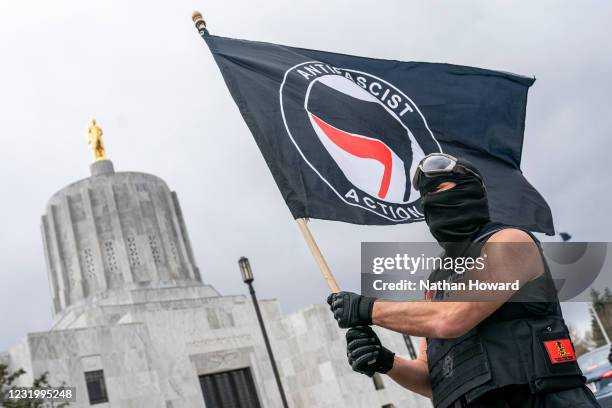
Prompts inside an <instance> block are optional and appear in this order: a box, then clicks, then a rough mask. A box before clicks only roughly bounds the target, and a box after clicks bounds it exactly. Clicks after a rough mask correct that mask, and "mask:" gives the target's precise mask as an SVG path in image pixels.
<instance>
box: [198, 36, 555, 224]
mask: <svg viewBox="0 0 612 408" xmlns="http://www.w3.org/2000/svg"><path fill="white" fill-rule="evenodd" d="M204 38H205V40H206V42H207V43H208V46H209V47H210V50H211V52H212V53H213V55H214V58H215V61H216V62H217V64H218V66H219V68H220V70H221V73H222V74H223V78H224V79H225V82H226V84H227V87H228V88H229V91H230V93H231V95H232V97H233V98H234V100H235V101H236V104H237V105H238V108H239V109H240V113H241V114H242V116H243V118H244V120H245V121H246V123H247V125H248V127H249V129H250V130H251V132H252V133H253V136H254V137H255V140H256V142H257V145H258V146H259V149H260V150H261V153H262V154H263V156H264V158H265V160H266V162H267V163H268V167H269V168H270V171H271V172H272V175H273V176H274V179H275V180H276V183H277V184H278V187H279V189H280V191H281V193H282V195H283V198H284V199H285V201H286V203H287V205H288V206H289V209H290V210H291V213H292V215H293V216H294V217H295V218H309V217H311V218H321V219H327V220H336V221H345V222H351V223H355V224H371V225H388V224H400V223H408V222H414V221H422V220H423V214H422V209H421V205H420V196H419V193H418V191H416V190H415V189H414V187H413V186H412V185H411V182H410V181H411V178H412V175H413V174H414V171H415V168H416V166H417V164H418V162H419V160H420V159H421V158H422V157H423V156H424V155H426V154H429V153H432V152H446V153H449V154H452V155H454V156H458V157H464V158H466V159H468V160H470V161H472V162H473V163H474V164H475V165H477V166H478V168H479V169H480V170H481V171H482V173H483V175H484V179H485V183H486V185H487V190H488V193H489V202H490V207H491V216H492V218H493V219H494V220H495V221H500V222H504V223H508V224H513V225H517V226H523V227H526V228H529V229H530V230H532V231H542V232H546V233H548V234H553V233H554V231H553V224H552V216H551V213H550V209H549V207H548V205H547V204H546V202H545V201H544V199H543V198H542V197H541V196H540V194H539V193H538V192H537V191H536V190H535V189H534V188H533V187H532V186H531V185H530V184H529V182H527V180H526V179H525V178H524V177H523V174H522V172H521V170H520V162H521V148H522V145H523V130H524V127H525V109H526V104H527V90H528V89H529V87H530V86H531V84H533V82H534V79H531V78H526V77H522V76H518V75H514V74H509V73H504V72H497V71H489V70H484V69H478V68H471V67H464V66H457V65H449V64H433V63H422V62H398V61H388V60H379V59H373V58H363V57H355V56H350V55H342V54H335V53H329V52H322V51H315V50H307V49H301V48H293V47H286V46H281V45H276V44H268V43H262V42H251V41H244V40H234V39H229V38H223V37H217V36H212V35H204Z"/></svg>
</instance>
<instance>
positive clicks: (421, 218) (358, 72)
mask: <svg viewBox="0 0 612 408" xmlns="http://www.w3.org/2000/svg"><path fill="white" fill-rule="evenodd" d="M305 64H324V63H323V62H321V61H305V62H301V63H299V64H296V65H294V66H292V67H291V68H289V69H287V70H286V71H285V74H284V75H283V82H282V83H281V85H280V88H279V90H278V95H279V102H280V111H281V116H282V117H283V124H284V125H285V130H286V131H287V134H288V135H289V138H290V139H291V142H293V145H294V146H295V148H296V149H297V151H298V152H299V153H300V156H302V159H304V161H305V162H306V163H307V164H308V165H309V166H310V168H311V169H312V170H313V171H314V172H315V173H316V174H317V175H318V176H319V178H321V180H323V182H325V184H327V185H328V186H329V188H331V190H332V191H333V192H334V193H335V194H336V195H337V196H338V198H340V199H341V200H342V201H344V202H345V203H346V204H348V205H352V206H354V207H359V208H361V209H364V210H367V211H370V212H372V213H374V214H376V215H378V216H379V217H382V218H386V219H388V220H389V221H392V222H395V223H403V222H406V221H409V220H411V221H422V220H424V219H425V218H424V217H420V218H416V219H412V218H401V219H399V220H398V219H393V218H390V217H387V216H386V215H383V214H381V213H379V212H376V211H374V210H373V209H372V208H369V207H367V206H366V207H364V206H362V205H361V204H360V203H352V202H350V201H347V200H346V199H345V198H344V197H343V196H342V194H340V193H339V192H338V191H337V190H336V189H335V188H334V187H333V186H332V185H331V183H330V182H329V181H327V179H326V178H325V177H323V176H322V175H321V173H319V171H318V170H317V169H316V168H315V167H314V166H313V165H312V163H310V162H309V161H308V159H307V158H306V156H305V155H304V153H303V152H302V149H300V147H299V146H298V144H297V143H296V141H295V139H294V138H293V135H292V134H291V131H290V130H289V125H288V124H287V118H286V117H285V109H284V106H283V87H284V86H285V82H287V75H289V72H291V71H293V70H294V69H296V68H297V67H299V66H300V65H305ZM338 69H341V70H343V71H348V72H354V73H357V74H362V75H367V76H369V77H371V78H375V79H377V80H379V81H381V82H383V83H384V84H386V85H387V86H389V87H391V88H393V89H395V90H396V91H397V92H398V93H399V94H401V95H402V96H403V97H404V98H406V99H407V100H408V101H409V102H410V104H411V105H412V106H413V107H414V108H415V109H416V111H417V113H418V114H419V116H421V119H423V122H424V123H425V128H426V129H427V131H428V132H429V134H430V135H431V138H432V139H433V141H434V142H435V143H436V144H437V145H438V148H439V149H440V152H443V151H442V147H441V146H440V143H438V141H437V140H436V138H435V136H434V134H433V132H432V131H431V129H430V128H429V125H428V123H427V120H426V119H425V116H423V113H421V110H420V109H419V107H418V106H417V105H416V104H415V103H414V102H413V101H412V99H410V98H409V97H408V96H407V95H406V94H405V93H403V92H402V91H401V90H399V89H398V88H397V87H396V86H395V85H391V84H390V83H389V82H387V81H385V80H384V79H381V78H378V77H377V76H376V75H372V74H369V73H366V72H361V71H357V70H351V69H346V68H338ZM374 97H376V96H375V95H374ZM400 122H401V120H400ZM417 200H418V199H417ZM417 200H414V201H413V202H415V201H417ZM379 201H384V200H379ZM385 202H386V201H385ZM386 203H387V202H386ZM388 205H392V204H388Z"/></svg>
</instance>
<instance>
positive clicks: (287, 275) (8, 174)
mask: <svg viewBox="0 0 612 408" xmlns="http://www.w3.org/2000/svg"><path fill="white" fill-rule="evenodd" d="M374 5H375V6H374ZM193 9H200V10H201V11H202V13H203V14H204V16H205V18H206V20H207V21H208V26H209V29H210V31H211V32H212V33H213V34H218V35H224V36H228V37H236V38H246V39H254V40H261V41H270V42H276V43H282V44H287V45H293V46H298V47H305V48H315V49H322V50H329V51H337V52H343V53H348V54H356V55H364V56H371V57H379V58H389V59H398V60H415V61H435V62H450V63H455V64H465V65H473V66H478V67H484V68H491V69H499V70H505V71H512V72H516V73H519V74H524V75H535V76H536V78H537V81H536V83H535V85H534V86H533V87H532V88H531V91H530V96H529V104H528V110H527V126H526V132H525V144H524V152H523V170H524V172H525V174H526V176H527V178H528V179H529V180H530V181H531V182H532V184H533V185H534V186H535V187H536V188H538V189H539V191H540V192H541V193H542V194H543V195H544V197H545V198H546V199H547V200H548V203H549V204H550V206H551V207H552V210H553V214H554V217H555V222H556V226H557V228H558V229H559V230H561V231H565V230H566V231H569V232H570V233H572V234H573V236H574V239H575V240H578V241H580V240H582V241H587V240H599V241H608V240H610V233H609V232H608V231H610V228H611V227H612V221H611V218H610V216H609V213H608V211H607V208H609V198H610V194H609V193H608V192H605V191H602V186H604V185H605V184H604V183H608V185H607V187H608V188H609V181H607V180H609V177H608V176H607V175H606V171H605V165H606V164H608V163H609V162H610V161H611V159H610V158H609V154H610V153H609V152H610V148H611V147H612V138H611V137H610V136H611V135H610V131H611V127H612V126H611V119H610V117H611V116H610V112H609V109H610V101H609V95H611V94H612V83H611V81H610V77H609V75H610V72H612V53H611V52H610V44H609V38H610V36H611V33H612V28H610V21H612V3H609V2H601V1H573V2H570V1H567V2H564V3H563V6H560V5H559V3H558V2H557V1H538V2H534V1H517V0H512V1H496V2H492V1H490V0H482V1H462V2H440V1H424V0H423V1H418V2H417V1H406V0H402V1H384V2H372V1H361V0H359V1H357V0H352V1H333V2H330V1H324V0H309V1H307V2H306V1H303V2H297V1H286V0H266V1H265V2H252V1H246V0H241V1H238V0H232V1H227V0H225V1H206V2H204V1H192V0H180V1H146V2H145V1H130V2H126V1H116V0H115V1H109V0H104V1H102V0H95V1H86V2H84V1H77V0H61V1H53V2H49V1H19V2H2V3H0V55H2V59H1V61H2V62H1V63H0V84H1V88H0V112H1V114H0V135H1V136H0V151H1V152H2V156H1V157H2V160H0V186H1V189H2V200H0V214H1V217H2V219H1V220H2V224H1V225H2V228H1V229H0V248H1V250H0V254H1V258H2V266H3V267H2V269H1V270H0V274H1V281H0V282H1V283H0V328H1V329H0V333H1V335H0V350H4V349H7V348H8V347H10V346H11V345H13V344H14V343H15V342H16V341H17V340H18V339H19V338H21V337H22V336H23V335H24V334H25V333H27V332H33V331H43V330H47V329H48V328H49V327H50V326H51V312H50V302H49V290H48V283H47V275H46V268H45V261H44V256H43V250H42V241H41V238H40V230H39V222H40V215H41V214H42V213H43V211H44V208H45V204H46V201H47V199H48V198H49V197H50V196H51V195H52V194H53V193H54V192H55V191H57V190H59V189H61V188H62V187H64V186H65V185H67V184H69V183H71V182H73V181H76V180H78V179H81V178H84V177H87V176H88V166H89V162H90V153H89V150H88V147H87V138H86V129H87V125H88V122H89V120H90V119H91V118H92V117H95V118H97V119H98V122H99V124H100V125H101V126H102V128H103V129H104V132H105V143H106V146H107V150H108V152H109V155H110V157H111V158H112V160H113V162H114V164H115V168H116V169H117V170H119V171H121V170H135V171H144V172H147V173H153V174H156V175H158V176H160V177H162V178H163V179H165V180H166V181H167V182H168V184H169V185H170V187H171V188H172V189H173V190H175V191H176V192H177V193H178V195H179V199H180V201H181V204H182V207H183V210H184V213H185V217H186V222H187V226H188V229H189V232H190V235H191V240H192V243H193V247H194V251H195V254H196V258H197V262H198V264H199V266H200V269H201V270H202V273H203V277H204V279H205V281H206V282H208V283H210V284H212V285H214V286H215V287H216V288H217V289H219V290H220V291H221V292H222V293H224V294H236V293H245V292H246V291H245V288H244V284H243V283H242V281H241V279H240V276H239V272H238V269H237V263H236V262H237V259H238V257H240V256H241V255H246V256H248V257H249V258H250V259H251V263H252V265H253V268H254V272H255V276H256V281H255V285H256V288H257V290H258V293H259V295H260V297H276V298H278V299H279V300H280V301H281V304H282V307H283V310H284V311H285V312H291V311H294V310H296V309H298V308H300V307H302V306H305V305H307V304H310V303H318V302H322V301H323V300H324V299H325V297H326V296H327V294H328V290H327V288H326V286H325V284H324V281H323V279H322V278H321V277H320V275H319V272H318V270H317V268H316V265H315V263H314V261H313V260H312V258H311V256H310V254H309V252H308V250H307V248H306V246H305V244H304V243H303V240H302V237H301V235H300V234H299V231H298V229H297V227H296V225H295V223H294V221H293V219H292V218H291V216H290V214H289V211H288V209H287V208H286V206H285V204H284V202H283V200H282V198H281V196H280V194H279V192H278V190H277V188H276V185H275V184H274V182H273V180H272V176H271V175H270V174H269V172H268V169H267V167H266V165H265V163H264V161H263V159H262V158H261V155H260V153H259V151H258V149H257V147H256V145H255V143H254V141H253V139H252V137H251V136H250V134H249V132H248V130H247V127H246V125H245V124H244V122H243V121H242V119H241V117H240V115H239V113H238V110H237V108H236V106H235V104H234V102H233V101H232V100H231V98H230V95H229V93H228V92H227V89H226V87H225V84H224V83H223V80H222V78H221V75H220V73H219V71H218V69H217V67H216V66H215V64H214V62H213V59H212V57H211V55H210V53H209V52H208V50H207V48H206V47H205V45H204V43H203V41H202V40H201V38H200V37H199V36H198V35H197V33H196V31H195V29H194V28H193V25H192V23H191V20H190V18H191V11H192V10H193ZM228 162H229V163H230V166H229V169H228V167H227V166H226V165H227V163H228ZM593 175H597V176H596V177H593ZM601 175H605V176H601ZM602 180H605V181H602ZM311 228H312V230H313V233H314V234H315V236H316V238H317V239H318V241H319V244H320V246H321V248H322V250H323V251H324V254H325V255H326V257H327V259H328V262H329V264H330V266H331V268H332V269H333V270H334V272H335V274H336V276H337V279H338V280H339V282H340V284H341V286H342V287H343V288H344V289H347V290H358V289H359V248H360V242H361V241H401V240H409V241H410V240H415V241H418V240H429V239H430V238H429V234H428V231H427V229H426V226H425V224H419V225H404V226H396V227H360V226H354V225H349V224H342V223H337V222H325V221H317V220H315V221H313V222H312V223H311ZM567 317H568V319H569V320H570V322H571V323H573V324H576V325H581V324H582V326H584V323H585V322H587V317H586V315H585V314H584V308H583V307H582V308H580V307H574V308H572V309H571V310H568V311H567Z"/></svg>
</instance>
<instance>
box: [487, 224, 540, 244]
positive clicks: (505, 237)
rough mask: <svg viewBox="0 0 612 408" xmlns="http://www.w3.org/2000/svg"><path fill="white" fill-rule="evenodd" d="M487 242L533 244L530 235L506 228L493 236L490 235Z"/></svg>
mask: <svg viewBox="0 0 612 408" xmlns="http://www.w3.org/2000/svg"><path fill="white" fill-rule="evenodd" d="M487 242H524V243H528V242H533V243H534V244H535V242H534V240H533V238H531V235H529V234H528V233H526V232H525V231H523V230H520V229H517V228H506V229H503V230H501V231H497V232H496V233H495V234H493V235H491V237H490V238H489V239H488V240H487Z"/></svg>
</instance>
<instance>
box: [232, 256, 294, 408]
mask: <svg viewBox="0 0 612 408" xmlns="http://www.w3.org/2000/svg"><path fill="white" fill-rule="evenodd" d="M238 266H239V267H240V273H241V274H242V281H243V282H244V283H246V284H247V285H249V292H250V293H251V299H253V306H254V307H255V314H256V315H257V320H258V321H259V327H261V334H262V335H263V338H264V343H265V344H266V350H268V357H269V358H270V364H271V365H272V371H273V372H274V378H275V379H276V385H278V391H279V393H280V396H281V400H282V401H283V407H284V408H289V405H288V404H287V397H285V390H284V389H283V384H282V383H281V379H280V375H279V374H278V368H277V367H276V361H275V360H274V354H272V347H270V340H269V339H268V333H267V332H266V327H265V326H264V322H263V318H262V317H261V311H260V310H259V302H258V301H257V296H256V295H255V289H254V288H253V280H254V279H255V278H254V277H253V271H252V270H251V264H250V263H249V258H247V257H244V256H243V257H241V258H240V259H239V260H238Z"/></svg>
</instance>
